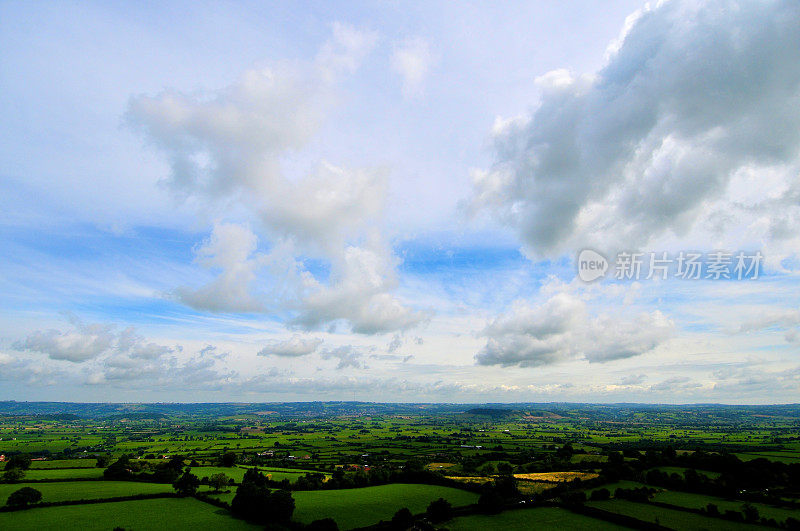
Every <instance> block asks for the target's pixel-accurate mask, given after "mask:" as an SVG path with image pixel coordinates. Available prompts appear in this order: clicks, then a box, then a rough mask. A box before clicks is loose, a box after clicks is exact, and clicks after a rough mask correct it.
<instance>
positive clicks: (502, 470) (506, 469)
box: [497, 461, 514, 476]
mask: <svg viewBox="0 0 800 531" xmlns="http://www.w3.org/2000/svg"><path fill="white" fill-rule="evenodd" d="M497 472H498V474H503V475H505V476H508V475H511V474H513V473H514V467H513V466H512V465H511V463H506V462H505V461H503V462H502V463H497Z"/></svg>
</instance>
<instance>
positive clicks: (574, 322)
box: [475, 293, 674, 367]
mask: <svg viewBox="0 0 800 531" xmlns="http://www.w3.org/2000/svg"><path fill="white" fill-rule="evenodd" d="M673 331H674V324H673V323H672V321H670V320H669V319H668V318H666V317H665V316H664V315H663V314H661V312H659V311H654V312H649V313H648V312H642V313H640V314H638V315H636V316H635V317H633V318H621V317H618V316H602V315H601V316H597V317H592V316H591V315H590V314H589V312H588V309H587V307H586V303H585V302H584V301H583V300H581V299H580V298H578V297H576V296H574V295H572V294H569V293H558V294H555V295H553V296H552V297H551V298H550V299H548V300H547V301H545V302H544V303H543V304H540V305H538V306H535V307H531V306H529V305H528V304H526V303H521V302H518V303H516V304H515V305H514V306H513V307H512V309H511V310H510V311H509V312H508V313H506V314H504V315H501V316H500V317H498V318H496V319H495V320H494V321H493V322H492V323H490V324H489V326H488V327H486V329H485V330H484V331H483V335H484V336H485V337H486V345H485V346H484V347H483V349H481V351H480V352H479V353H478V354H477V355H476V356H475V359H476V361H477V362H478V364H479V365H502V366H513V365H518V366H520V367H538V366H543V365H551V364H555V363H559V362H562V361H567V360H571V359H585V360H587V361H589V362H597V363H602V362H607V361H612V360H616V359H623V358H630V357H633V356H638V355H640V354H644V353H646V352H649V351H651V350H653V349H654V348H656V347H657V346H659V345H660V344H662V343H664V342H665V341H666V340H667V339H669V338H670V337H671V336H672V334H673Z"/></svg>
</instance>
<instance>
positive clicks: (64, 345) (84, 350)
mask: <svg viewBox="0 0 800 531" xmlns="http://www.w3.org/2000/svg"><path fill="white" fill-rule="evenodd" d="M72 325H73V328H72V330H68V331H64V332H62V331H59V330H37V331H35V332H33V333H32V334H30V335H28V337H26V338H25V339H24V340H22V341H18V342H16V343H15V344H14V348H15V349H16V350H21V351H23V350H27V351H32V352H41V353H43V354H47V355H48V356H49V357H50V358H51V359H54V360H66V361H71V362H75V363H80V362H83V361H86V360H90V359H93V358H96V357H98V356H100V355H101V354H104V353H105V352H107V351H108V350H109V349H111V348H112V347H113V346H114V344H115V342H116V339H117V337H116V333H115V332H114V327H113V326H112V325H107V324H99V323H95V324H84V323H82V322H80V321H78V320H77V319H72Z"/></svg>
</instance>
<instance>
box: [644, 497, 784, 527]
mask: <svg viewBox="0 0 800 531" xmlns="http://www.w3.org/2000/svg"><path fill="white" fill-rule="evenodd" d="M653 500H654V501H658V502H662V503H668V504H670V505H677V506H679V507H689V508H691V509H703V508H705V507H706V506H707V505H708V504H709V503H713V504H714V505H716V506H717V507H718V508H719V511H720V512H721V513H724V512H725V511H728V510H732V511H741V510H742V506H743V505H744V504H745V502H743V501H735V500H726V499H724V498H717V497H714V496H705V495H703V494H690V493H688V492H675V491H662V492H659V493H657V494H656V495H655V496H654V497H653ZM751 505H752V506H753V507H755V508H756V509H758V514H759V516H764V517H766V518H774V519H775V520H777V521H778V522H782V521H784V520H786V519H787V518H790V517H791V518H798V519H800V511H793V510H791V509H784V508H781V507H772V506H771V505H765V504H763V503H752V504H751Z"/></svg>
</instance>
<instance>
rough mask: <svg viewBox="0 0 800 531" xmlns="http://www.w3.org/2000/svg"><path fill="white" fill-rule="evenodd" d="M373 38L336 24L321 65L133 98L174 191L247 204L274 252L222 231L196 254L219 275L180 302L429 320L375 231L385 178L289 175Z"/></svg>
mask: <svg viewBox="0 0 800 531" xmlns="http://www.w3.org/2000/svg"><path fill="white" fill-rule="evenodd" d="M376 39H377V35H376V34H375V33H374V32H368V31H367V32H365V31H359V30H357V29H354V28H352V27H349V26H346V25H342V24H334V25H333V36H332V38H331V39H330V40H329V41H328V42H327V43H325V44H324V45H323V46H322V47H321V49H320V51H319V53H318V54H317V57H316V59H315V60H314V61H311V62H308V63H297V64H293V65H285V64H283V65H276V66H273V67H270V68H263V69H256V70H251V71H248V72H246V73H245V74H244V75H243V76H242V77H241V79H239V80H238V81H237V82H236V83H234V84H233V85H231V86H229V87H227V88H225V89H222V90H218V91H215V92H213V93H210V94H201V95H197V94H191V95H188V94H181V93H177V92H174V91H165V92H163V93H161V94H158V95H155V96H138V97H135V98H132V100H131V102H130V105H129V109H128V117H129V120H130V122H131V123H133V124H134V125H135V126H136V127H137V128H139V129H140V130H141V131H142V132H143V133H144V135H145V137H146V138H148V139H149V140H150V141H152V142H153V143H154V144H155V145H156V146H157V147H158V148H159V149H160V150H161V151H162V152H163V153H164V154H165V155H166V157H167V159H168V160H169V161H170V163H171V172H170V174H169V176H168V178H167V179H166V181H165V182H166V184H167V185H168V186H169V187H170V188H171V189H172V190H174V191H175V192H176V193H177V194H178V195H179V196H183V197H185V198H187V199H191V200H194V201H197V202H199V203H201V204H203V205H205V204H213V205H216V206H217V207H218V208H222V209H225V208H231V209H233V210H235V208H234V206H235V207H241V206H244V207H245V208H246V209H247V210H248V211H249V213H251V214H253V215H255V217H256V219H257V220H258V227H259V229H260V230H259V234H262V235H263V236H264V237H265V238H264V239H265V246H267V247H268V248H269V249H270V251H269V252H268V253H265V252H260V251H258V240H259V238H258V236H257V235H256V234H255V233H254V232H253V231H252V230H251V229H250V228H249V227H244V226H243V225H241V224H234V223H218V224H217V225H216V226H215V227H214V229H213V232H212V234H211V236H210V238H209V239H208V240H207V241H206V242H204V243H203V244H202V245H201V246H200V247H199V248H198V249H197V250H196V255H197V258H196V260H197V262H198V263H199V264H200V265H202V266H204V267H206V268H209V269H212V270H216V271H218V276H217V277H216V278H215V279H214V280H213V281H212V282H210V283H209V284H207V285H205V286H202V287H200V288H192V287H186V286H184V287H180V288H178V289H176V290H175V291H174V292H173V294H172V295H173V296H174V297H175V298H176V299H177V300H179V301H181V302H183V303H184V304H187V305H189V306H191V307H193V308H196V309H199V310H204V311H213V312H266V311H275V310H285V311H287V312H292V313H293V316H294V319H293V321H292V322H293V323H294V325H296V326H299V327H303V328H306V329H311V328H319V327H323V326H332V325H334V324H335V323H337V322H340V321H342V322H346V323H347V324H348V325H349V326H350V327H351V329H352V330H353V331H354V332H356V333H365V334H372V333H379V332H384V331H392V330H402V329H406V328H408V327H411V326H414V325H416V324H418V323H419V322H421V321H422V320H423V319H424V315H423V314H421V313H419V312H416V311H414V310H412V309H410V308H408V307H407V306H406V305H405V304H404V303H403V302H401V301H400V300H399V299H398V298H397V297H395V296H394V295H392V294H391V291H392V290H394V289H395V288H396V287H397V279H396V275H395V267H396V262H397V260H396V258H395V257H394V256H393V254H392V252H391V250H390V249H389V247H388V245H387V244H386V243H385V242H384V241H383V240H384V239H383V238H382V235H381V234H380V231H379V229H378V227H379V226H380V223H379V221H380V218H381V216H382V213H383V210H384V206H385V199H386V193H387V174H386V172H385V171H383V170H380V169H375V168H345V167H340V166H336V165H334V164H331V163H329V162H327V161H324V160H322V161H320V163H319V164H318V165H317V168H316V169H315V170H313V171H309V172H306V173H304V174H300V175H292V174H290V172H288V171H287V169H286V167H285V166H286V164H285V162H286V158H287V157H291V156H292V155H293V154H294V153H296V152H298V151H299V150H301V149H302V148H303V147H305V146H306V144H307V143H308V142H309V140H310V139H311V138H312V137H313V135H314V134H315V133H316V132H317V130H318V129H319V126H320V123H321V121H322V118H323V116H324V114H325V112H326V110H327V109H329V108H330V106H331V104H332V101H333V100H334V99H335V98H334V95H335V92H336V91H335V87H336V84H337V80H338V79H339V78H340V76H341V74H346V73H348V72H352V71H354V70H356V69H357V68H358V65H359V64H360V63H361V62H362V61H363V60H364V58H365V57H366V55H367V54H368V53H369V51H370V49H371V48H372V46H373V45H374V43H375V41H376ZM231 205H234V206H231ZM308 257H313V258H318V259H321V260H323V261H326V262H327V263H329V265H330V275H329V277H325V278H323V279H322V280H321V279H319V278H316V277H315V276H314V275H313V274H312V273H311V272H309V271H308V270H307V269H306V268H305V265H304V259H305V258H308ZM262 269H263V270H264V271H266V273H267V274H268V275H269V276H270V277H271V282H270V281H269V280H267V281H265V279H264V277H263V276H261V275H262ZM267 284H269V286H267ZM267 287H269V289H267Z"/></svg>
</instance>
